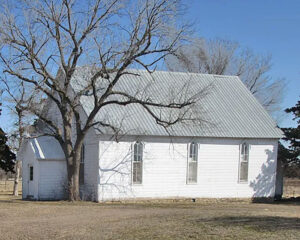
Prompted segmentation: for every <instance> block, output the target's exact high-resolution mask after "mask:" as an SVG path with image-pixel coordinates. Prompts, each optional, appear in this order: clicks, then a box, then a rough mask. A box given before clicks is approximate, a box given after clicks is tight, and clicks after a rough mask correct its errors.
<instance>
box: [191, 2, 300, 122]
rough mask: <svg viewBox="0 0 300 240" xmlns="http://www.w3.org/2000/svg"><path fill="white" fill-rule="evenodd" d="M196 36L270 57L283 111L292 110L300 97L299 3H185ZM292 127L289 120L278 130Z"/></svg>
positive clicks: (285, 120)
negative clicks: (282, 82) (282, 81)
mask: <svg viewBox="0 0 300 240" xmlns="http://www.w3.org/2000/svg"><path fill="white" fill-rule="evenodd" d="M186 2H187V5H188V18H189V19H190V20H191V21H194V22H195V27H194V28H195V31H196V34H197V35H198V36H200V37H205V38H215V37H218V38H224V39H229V40H232V41H237V42H239V43H240V44H241V45H242V46H243V47H249V48H251V49H252V50H253V51H254V52H255V53H257V54H271V55H272V60H273V61H272V63H273V67H272V71H271V72H270V75H271V76H272V77H274V78H286V80H287V86H286V88H287V91H286V94H285V99H284V102H283V104H282V105H283V107H284V108H287V107H291V106H294V105H295V103H296V102H297V100H298V99H299V95H300V1H299V0H286V1H283V0H186ZM294 124H295V123H294V122H293V121H292V120H291V116H286V117H285V118H283V119H282V121H281V123H280V125H281V126H291V125H294Z"/></svg>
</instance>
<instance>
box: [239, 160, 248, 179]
mask: <svg viewBox="0 0 300 240" xmlns="http://www.w3.org/2000/svg"><path fill="white" fill-rule="evenodd" d="M240 181H248V162H241V166H240Z"/></svg>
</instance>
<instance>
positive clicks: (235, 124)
mask: <svg viewBox="0 0 300 240" xmlns="http://www.w3.org/2000/svg"><path fill="white" fill-rule="evenodd" d="M129 72H130V73H132V74H130V75H123V76H122V77H121V79H120V80H119V82H118V84H117V85H116V86H115V89H117V90H120V91H123V92H126V93H129V94H131V95H133V96H139V97H142V98H144V99H146V98H147V99H155V102H165V101H166V99H170V98H176V99H177V100H178V99H179V98H181V99H182V98H183V97H184V95H185V94H187V95H191V94H192V95H193V94H197V93H199V92H201V91H203V89H206V91H207V94H206V95H205V96H204V97H201V98H200V101H198V102H197V104H196V106H195V109H194V110H195V111H198V113H200V116H201V119H203V120H204V121H203V123H202V124H184V123H177V124H175V125H173V126H171V127H169V128H168V132H167V131H166V130H165V129H164V128H163V127H162V126H160V125H158V124H157V123H156V122H155V120H154V119H153V117H152V116H150V114H149V113H147V111H146V110H145V109H143V107H141V106H140V105H139V104H130V105H127V106H120V105H111V104H110V105H107V106H105V107H104V108H103V109H101V111H100V112H99V113H98V114H97V116H96V118H95V120H96V121H97V120H101V121H103V122H107V123H110V124H113V125H115V126H119V127H120V128H121V129H122V133H124V134H127V135H151V136H169V135H171V136H188V137H223V138H281V137H282V131H281V130H280V129H279V128H277V127H276V124H275V122H274V121H273V119H272V118H271V117H270V115H269V114H268V113H267V112H266V110H265V109H264V108H263V107H262V105H261V104H260V103H259V102H258V101H257V100H256V98H255V97H254V96H253V95H252V94H251V92H250V91H249V90H248V89H247V88H246V86H245V85H244V84H243V82H242V81H241V80H240V79H239V78H238V77H237V76H219V75H209V74H197V73H182V72H165V71H155V72H154V73H152V74H150V73H148V72H147V71H144V70H130V71H129ZM90 75H91V68H89V67H80V68H77V69H76V71H75V75H74V77H73V79H72V81H71V83H72V88H73V89H74V90H75V91H79V90H80V89H81V88H82V86H84V85H85V83H86V80H85V79H87V78H88V77H89V76H90ZM101 82H104V81H101V80H100V83H99V89H101V84H102V83H101ZM99 91H101V90H99ZM183 93H185V94H183ZM111 100H112V98H111ZM81 103H82V106H83V108H84V110H85V111H86V113H87V114H88V113H90V112H91V110H92V107H93V97H92V96H82V97H81ZM153 111H154V112H156V113H157V114H160V115H161V116H163V118H169V117H170V116H172V114H173V113H174V112H172V111H174V110H169V109H168V110H166V109H164V110H161V109H153ZM101 133H103V134H112V131H111V129H109V128H102V129H101Z"/></svg>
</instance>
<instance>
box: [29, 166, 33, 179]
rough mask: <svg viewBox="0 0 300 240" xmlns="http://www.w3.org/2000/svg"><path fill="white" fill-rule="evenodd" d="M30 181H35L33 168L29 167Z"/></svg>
mask: <svg viewBox="0 0 300 240" xmlns="http://www.w3.org/2000/svg"><path fill="white" fill-rule="evenodd" d="M29 180H30V181H33V166H30V167H29Z"/></svg>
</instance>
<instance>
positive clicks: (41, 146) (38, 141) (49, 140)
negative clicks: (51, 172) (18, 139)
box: [29, 136, 65, 160]
mask: <svg viewBox="0 0 300 240" xmlns="http://www.w3.org/2000/svg"><path fill="white" fill-rule="evenodd" d="M29 141H30V145H31V147H32V150H33V152H34V155H35V157H36V159H39V160H63V159H65V155H64V152H63V150H62V148H61V146H60V145H59V143H58V141H57V140H56V139H54V138H53V137H48V136H41V137H36V138H32V139H30V140H29Z"/></svg>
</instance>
